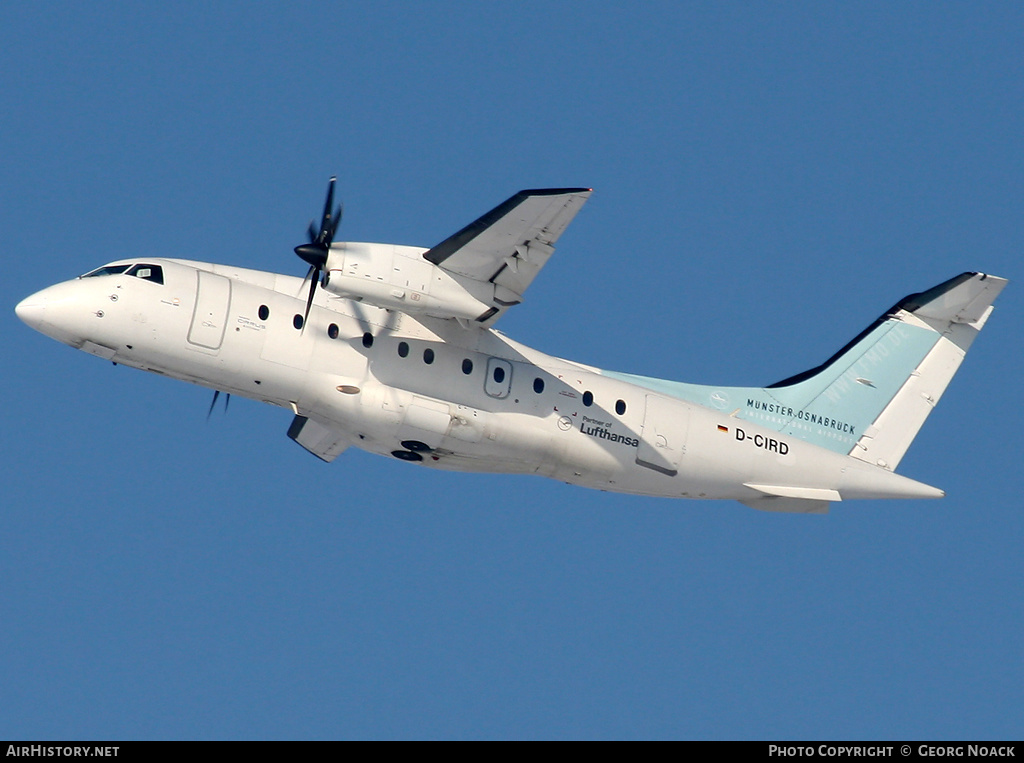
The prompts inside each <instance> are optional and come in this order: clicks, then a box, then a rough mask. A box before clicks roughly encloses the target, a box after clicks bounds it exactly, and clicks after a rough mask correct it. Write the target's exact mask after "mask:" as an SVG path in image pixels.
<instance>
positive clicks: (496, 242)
mask: <svg viewBox="0 0 1024 763" xmlns="http://www.w3.org/2000/svg"><path fill="white" fill-rule="evenodd" d="M590 193H591V189H589V188H544V189H538V190H530V191H520V192H519V193H517V194H516V195H515V196H513V197H512V198H510V199H508V200H507V201H505V202H502V203H501V204H499V205H498V206H496V207H495V208H494V209H492V210H491V211H490V212H488V213H487V214H485V215H483V216H482V217H480V218H478V219H477V220H474V221H473V222H471V223H470V224H469V225H467V226H466V227H465V228H463V229H462V230H460V231H459V232H458V233H456V234H455V235H454V236H450V237H448V238H446V239H445V240H444V241H442V242H441V243H440V244H438V245H437V246H435V247H434V248H433V249H430V250H428V251H426V252H424V253H423V256H424V258H426V259H427V260H428V261H430V262H432V263H434V264H435V265H437V266H438V267H440V268H442V269H443V270H447V271H448V272H450V273H455V274H457V275H460V276H464V277H466V278H470V279H472V280H474V281H479V282H481V283H492V284H494V308H493V312H491V313H490V314H489V315H487V314H485V315H486V317H485V318H483V321H481V322H488V323H493V322H494V320H497V315H498V314H499V313H500V312H502V311H504V309H505V308H507V307H510V306H512V305H517V304H519V303H520V302H522V300H523V292H525V291H526V289H527V287H528V286H529V285H530V284H531V283H532V282H533V279H534V278H535V277H536V275H537V273H538V272H540V269H541V268H542V267H544V264H545V263H546V262H547V261H548V258H549V257H550V256H551V253H552V252H553V251H554V243H555V241H557V240H558V237H559V236H561V235H562V232H563V231H564V230H565V229H566V228H567V227H568V226H569V223H570V222H572V219H573V218H574V217H575V216H576V213H577V212H579V211H580V207H582V206H583V202H585V201H586V200H587V199H588V198H589V197H590Z"/></svg>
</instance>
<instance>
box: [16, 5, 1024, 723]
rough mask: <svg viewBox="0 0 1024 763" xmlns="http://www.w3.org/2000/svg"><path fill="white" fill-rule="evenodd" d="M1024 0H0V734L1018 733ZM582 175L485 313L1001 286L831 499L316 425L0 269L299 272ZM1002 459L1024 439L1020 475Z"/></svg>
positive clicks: (560, 331)
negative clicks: (510, 285) (71, 340)
mask: <svg viewBox="0 0 1024 763" xmlns="http://www.w3.org/2000/svg"><path fill="white" fill-rule="evenodd" d="M1022 39H1024V10H1022V9H1021V7H1020V5H1019V4H1015V3H966V2H965V3H870V2H865V3H854V4H821V3H779V4H761V3H749V4H747V3H743V4H733V3H724V2H722V3H703V4H696V3H687V4H683V3H629V4H627V3H597V2H594V3H572V2H554V3H550V2H546V3H531V2H519V3H512V4H508V3H502V4H498V3H468V2H466V3H448V2H432V3H374V4H355V3H352V4H349V3H327V4H320V3H287V4H285V3H218V4H209V3H170V4H155V3H146V4H138V3H104V4H102V5H99V6H97V5H95V4H92V3H22V4H17V3H6V4H2V5H0V71H3V72H4V75H3V77H2V78H0V103H2V105H3V108H2V109H0V149H2V154H0V167H2V173H0V230H2V231H3V248H4V251H5V278H3V279H0V295H2V299H0V304H2V305H6V306H7V313H6V318H5V319H3V323H2V329H0V343H2V352H3V357H4V358H5V359H6V363H5V367H4V370H3V372H2V373H0V385H2V391H3V399H4V400H5V401H6V403H7V405H6V410H5V413H4V424H5V426H4V427H3V430H2V434H0V457H2V461H3V465H4V466H3V471H4V479H3V481H2V487H0V506H2V511H0V523H2V524H0V576H2V577H0V579H2V585H0V675H2V676H3V681H2V689H0V738H27V739H57V738H60V739H88V738H98V739H99V738H104V739H105V738H123V739H132V738H140V739H144V738H188V739H208V738H210V739H212V738H363V737H370V738H407V737H426V738H436V737H445V738H447V737H454V738H481V737H482V738H492V737H513V738H533V737H555V738H563V737H587V738H647V737H672V738H680V737H681V738H736V739H745V738H764V739H772V740H776V739H801V738H822V739H829V738H849V739H853V738H871V739H901V738H921V739H936V740H938V739H944V738H968V739H985V738H993V739H994V738H1018V739H1019V738H1020V735H1021V730H1022V723H1021V718H1022V714H1024V690H1022V689H1021V687H1022V686H1024V647H1022V642H1021V638H1020V633H1021V630H1022V626H1024V613H1022V609H1021V598H1022V597H1021V580H1022V573H1024V564H1022V561H1021V553H1020V549H1021V539H1022V537H1024V518H1022V511H1021V508H1022V506H1021V497H1020V485H1021V482H1020V477H1019V472H1018V471H1017V470H1018V469H1019V468H1020V467H1019V464H1020V461H1021V456H1022V454H1024V448H1022V447H1021V445H1020V429H1021V415H1020V404H1021V392H1022V389H1021V387H1022V385H1021V378H1022V376H1024V368H1022V366H1024V361H1022V359H1021V355H1020V352H1019V349H1020V337H1021V330H1022V326H1024V320H1022V318H1024V316H1022V308H1021V300H1020V298H1019V296H1018V290H1019V288H1020V283H1019V282H1020V270H1021V268H1020V253H1021V249H1022V246H1024V231H1022V222H1021V221H1022V220H1024V202H1022V199H1024V180H1022V178H1024V143H1022V139H1021V125H1022V124H1024V74H1022V63H1021V62H1022V59H1021V41H1022ZM332 174H337V175H338V177H339V191H340V194H341V196H342V197H343V198H344V201H345V219H344V222H343V223H342V228H341V233H340V234H339V237H340V238H342V239H348V240H356V241H359V240H364V241H388V242H395V243H403V244H416V245H422V246H431V245H433V244H435V243H437V242H439V241H440V240H442V239H443V238H445V237H446V236H448V235H450V234H451V233H453V232H454V231H456V230H458V229H459V228H461V227H462V226H463V225H465V224H466V223H467V222H469V221H470V220H472V219H474V218H475V217H477V216H478V215H480V214H481V213H483V212H484V211H486V210H488V209H490V208H491V207H492V206H494V205H495V204H497V203H498V202H500V201H502V200H504V199H505V198H507V197H508V196H509V195H511V194H512V193H514V192H515V191H517V190H519V189H521V188H536V187H545V186H559V187H564V186H588V187H593V188H595V192H594V195H593V197H592V199H591V200H590V201H589V202H588V204H587V205H586V207H585V208H584V210H583V211H582V212H581V213H580V215H579V216H578V217H577V218H576V221H575V222H574V223H573V225H572V227H571V228H570V229H569V231H568V232H567V233H566V234H565V235H564V236H563V238H562V240H561V241H560V243H559V247H558V250H557V253H556V255H555V257H554V258H553V259H552V260H551V262H550V263H549V264H548V266H547V267H546V268H545V270H544V272H543V274H542V276H541V277H540V278H539V279H538V280H537V281H536V282H535V283H534V285H533V286H532V287H531V289H530V292H529V293H528V295H527V297H528V298H527V301H526V302H525V303H524V304H523V305H522V306H521V307H518V308H516V309H515V310H513V311H511V312H510V313H509V314H508V315H507V316H506V317H505V318H503V320H502V323H501V328H502V329H503V330H504V331H505V332H506V333H508V334H510V335H511V336H513V337H515V338H517V339H519V340H521V341H524V342H526V343H528V344H532V345H535V346H537V347H539V348H540V349H542V350H544V351H547V352H551V353H554V354H558V355H562V356H565V357H570V358H573V359H577V360H580V361H583V362H587V363H592V364H595V365H599V366H602V367H605V368H611V369H616V370H622V371H631V372H635V373H641V374H646V375H653V376H661V377H665V378H673V379H679V380H684V381H694V382H702V383H720V384H744V385H746V384H767V383H770V382H773V381H776V380H778V379H781V378H784V377H786V376H789V375H792V374H794V373H796V372H798V371H801V370H804V369H806V368H810V367H812V366H815V365H817V364H818V363H820V362H821V361H823V360H824V359H825V358H827V357H828V356H829V355H831V354H832V352H834V351H835V350H836V349H838V347H840V346H841V345H842V344H844V343H845V342H846V341H847V340H849V339H850V338H851V337H852V336H854V335H855V334H856V333H858V332H859V331H860V330H861V329H862V328H863V327H864V326H866V325H867V324H868V323H869V322H870V321H871V320H872V319H874V318H875V317H877V315H878V314H880V313H881V312H882V311H883V310H885V309H886V308H887V307H889V306H890V305H892V304H893V303H894V302H895V301H896V300H897V299H899V298H900V297H902V296H904V295H905V294H908V293H910V292H915V291H920V290H922V289H924V288H927V287H930V286H932V285H934V284H937V283H939V282H940V281H943V280H945V279H947V278H949V277H951V276H953V275H955V274H957V273H959V272H962V271H965V270H981V271H985V272H990V273H994V274H997V275H1001V276H1004V277H1008V278H1010V279H1011V280H1013V281H1015V283H1011V285H1010V286H1009V288H1008V289H1007V290H1006V292H1005V293H1004V294H1003V296H1002V297H1001V299H1000V301H999V302H998V304H997V311H996V313H995V314H994V316H993V318H992V320H991V321H990V323H989V325H988V326H987V327H986V329H985V331H984V332H983V333H982V335H981V336H980V337H979V339H978V341H977V342H976V344H975V346H974V348H973V349H972V351H971V354H970V356H969V357H968V358H967V361H966V362H965V364H964V366H963V367H962V369H961V371H960V373H959V375H958V376H957V377H956V378H955V379H954V381H953V383H952V385H951V386H950V388H949V390H948V391H947V394H946V396H945V397H944V398H943V400H942V402H941V404H940V406H939V407H938V409H937V411H936V413H935V415H934V416H933V417H932V418H931V419H930V420H929V421H928V422H927V424H926V425H925V428H924V429H923V431H922V434H921V436H920V437H919V439H918V440H917V441H916V442H915V443H914V446H913V447H912V448H911V450H910V451H909V453H908V454H907V456H906V458H905V459H904V461H903V463H902V464H901V467H900V471H901V472H902V473H904V474H906V475H908V476H910V477H913V478H915V479H918V480H921V481H924V482H927V483H929V484H936V485H938V486H940V487H942V488H944V489H945V490H946V491H947V493H948V496H947V497H946V498H945V499H943V500H942V501H937V502H936V501H920V502H909V501H908V502H900V501H889V502H873V503H872V502H851V503H848V504H846V503H844V504H839V505H834V506H833V510H832V513H831V514H830V515H829V516H828V517H825V518H820V517H800V516H775V515H770V514H762V513H759V512H755V511H753V510H751V509H748V508H746V507H744V506H741V505H739V504H735V503H731V502H730V503H716V502H686V501H675V502H673V501H667V500H659V499H647V498H637V497H629V496H621V495H609V494H605V493H599V492H590V491H585V490H582V489H577V488H570V487H568V486H565V485H561V484H558V483H555V482H550V481H545V480H541V479H534V478H526V477H501V476H488V475H461V476H460V475H452V474H444V473H435V472H431V471H429V470H426V469H422V468H418V467H415V466H411V465H408V464H404V463H399V462H397V461H388V460H386V459H381V458H378V457H373V456H369V455H366V454H363V453H359V452H347V453H345V454H344V455H343V456H342V457H341V458H340V459H339V460H338V461H336V462H335V463H334V464H331V465H329V466H328V465H325V464H323V463H320V462H318V461H317V460H316V459H314V458H313V457H311V456H309V455H308V454H306V453H305V452H304V451H302V450H301V449H300V448H298V447H296V446H295V445H294V444H293V443H292V442H291V441H289V440H288V438H287V437H286V436H285V432H286V430H287V427H288V424H289V422H290V418H291V416H290V414H289V413H287V412H285V411H281V410H279V409H272V408H270V407H268V406H261V405H259V404H257V403H254V402H250V401H245V400H233V401H232V404H231V408H230V411H229V412H228V414H227V415H226V416H223V415H220V414H217V415H215V416H213V417H212V418H211V420H210V421H209V423H207V422H206V420H205V416H206V409H207V406H208V404H209V393H208V392H207V391H205V390H202V389H200V388H197V387H192V386H189V385H186V384H182V383H180V382H172V381H169V380H167V379H163V378H159V377H156V376H151V375H147V374H143V373H140V372H137V371H133V370H130V369H125V368H121V367H117V368H114V367H112V366H111V365H110V364H108V363H103V362H102V361H100V360H98V359H96V358H93V357H90V356H87V355H85V354H84V353H76V352H73V351H71V350H70V349H68V348H66V347H64V346H61V345H59V344H57V343H55V342H53V341H51V340H49V339H47V338H45V337H43V336H42V335H40V334H36V333H34V332H32V331H31V330H30V329H29V328H28V327H26V326H24V325H23V324H21V323H20V322H19V321H18V320H17V318H16V317H15V315H14V312H13V307H14V305H15V304H16V303H17V302H18V300H20V299H21V298H22V297H24V296H26V295H27V294H29V293H30V292H33V291H36V290H38V289H40V288H42V287H44V286H46V285H48V284H50V283H53V282H56V281H59V280H64V279H67V278H70V277H73V276H75V275H77V274H79V273H82V272H85V271H87V270H90V269H92V268H93V267H95V266H98V265H100V264H103V263H104V262H106V261H109V260H113V259H117V258H122V257H126V256H131V255H134V254H135V253H139V254H141V253H145V254H146V255H149V256H172V257H187V258H194V259H201V260H212V261H221V262H229V263H235V264H240V265H245V266H248V267H253V268H259V269H264V270H276V271H281V272H287V273H291V274H296V275H301V274H302V273H303V272H304V268H305V265H304V264H303V263H302V262H300V261H299V260H298V258H296V257H295V255H294V254H293V253H292V247H293V246H295V245H296V244H297V243H299V242H301V241H302V237H303V235H304V231H305V227H306V225H307V223H308V221H309V219H310V218H311V217H313V216H315V215H316V214H317V213H318V211H319V209H320V206H321V205H322V198H323V192H324V187H325V183H326V180H327V178H328V177H329V176H330V175H332ZM1015 475H1016V476H1015Z"/></svg>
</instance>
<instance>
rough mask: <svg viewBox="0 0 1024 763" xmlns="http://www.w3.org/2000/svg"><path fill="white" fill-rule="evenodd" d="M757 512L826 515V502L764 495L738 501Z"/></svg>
mask: <svg viewBox="0 0 1024 763" xmlns="http://www.w3.org/2000/svg"><path fill="white" fill-rule="evenodd" d="M740 503H742V504H743V505H744V506H749V507H750V508H752V509H757V510H758V511H778V512H785V513H787V514H828V501H814V500H811V499H808V498H783V497H782V496H774V495H766V496H764V497H763V498H749V499H747V500H745V501H740Z"/></svg>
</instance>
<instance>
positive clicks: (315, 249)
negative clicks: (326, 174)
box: [295, 177, 342, 332]
mask: <svg viewBox="0 0 1024 763" xmlns="http://www.w3.org/2000/svg"><path fill="white" fill-rule="evenodd" d="M337 181H338V178H337V177H332V178H331V180H330V182H329V183H328V184H327V198H326V199H325V200H324V213H323V216H322V217H321V218H320V230H319V231H317V230H316V228H314V227H313V223H312V222H311V223H310V224H309V231H308V233H309V243H308V244H299V245H298V246H297V247H295V253H296V254H297V255H299V257H301V258H302V259H303V260H304V261H305V262H308V263H309V270H308V271H307V272H306V278H305V279H303V281H302V288H305V287H306V280H309V279H312V280H311V281H310V284H309V296H308V297H306V312H305V313H304V314H303V316H302V331H303V332H305V330H306V322H307V321H308V320H309V311H310V308H312V307H313V297H314V296H315V295H316V284H317V281H320V280H321V275H322V274H323V272H324V271H325V270H326V268H327V257H328V254H329V253H330V250H331V243H332V242H333V241H334V234H335V233H337V232H338V226H339V225H340V224H341V215H342V205H341V204H339V205H338V206H337V208H335V207H334V184H335V183H336V182H337Z"/></svg>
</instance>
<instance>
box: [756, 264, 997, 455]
mask: <svg viewBox="0 0 1024 763" xmlns="http://www.w3.org/2000/svg"><path fill="white" fill-rule="evenodd" d="M1006 283H1007V281H1006V279H1005V278H998V277H995V276H989V275H985V274H984V273H962V274H960V275H958V276H956V277H955V278H951V279H949V280H948V281H945V282H944V283H941V284H939V285H938V286H935V287H934V288H931V289H928V290H927V291H924V292H921V293H920V294H911V295H910V296H908V297H905V298H903V299H901V300H900V301H899V302H897V303H896V304H895V305H894V306H893V307H892V308H891V309H889V310H887V311H886V312H885V313H884V314H883V315H882V316H881V317H880V318H879V319H878V320H876V321H875V322H874V323H872V324H871V325H870V326H868V327H867V328H866V329H864V331H862V332H861V333H860V334H859V335H858V336H857V337H856V338H854V339H853V341H851V342H850V343H849V344H847V345H846V346H845V347H843V348H842V349H841V350H840V351H839V352H837V353H836V354H835V355H833V356H832V357H831V358H829V359H828V360H827V361H825V363H823V364H822V365H820V366H818V367H817V368H813V369H811V370H809V371H805V372H804V373H802V374H797V375H796V376H793V377H791V378H789V379H784V380H783V381H780V382H778V383H776V384H772V385H771V386H769V387H766V388H764V389H763V390H759V391H758V394H752V395H751V396H750V397H749V398H748V399H745V400H743V401H742V403H743V414H742V415H743V416H744V417H745V418H746V417H749V418H755V419H758V420H759V421H760V422H761V423H762V424H768V425H770V426H772V425H773V428H775V429H778V430H779V431H780V432H784V433H786V434H790V435H792V436H795V437H800V438H801V439H804V440H807V441H809V442H813V443H815V444H818V445H822V446H824V447H826V448H829V449H831V450H836V451H839V452H845V453H848V454H849V455H850V456H853V457H854V458H858V459H860V460H862V461H866V462H868V463H871V464H875V465H877V466H880V467H882V468H883V469H887V470H890V471H892V470H894V469H895V468H896V467H897V465H899V462H900V460H901V459H902V458H903V454H905V453H906V452H907V448H909V447H910V443H911V442H913V440H914V437H916V436H917V433H918V432H919V431H920V429H921V426H922V425H923V424H924V422H925V419H927V418H928V414H929V413H931V411H932V409H933V408H934V407H935V405H936V404H937V403H938V402H939V398H941V397H942V393H943V392H945V390H946V387H947V386H948V385H949V382H950V380H951V379H952V378H953V375H954V374H955V373H956V371H957V369H958V368H959V367H960V363H961V362H962V361H963V359H964V356H965V355H966V354H967V350H969V349H970V347H971V344H972V343H973V342H974V338H975V337H976V336H977V335H978V332H979V331H981V329H982V327H983V326H984V325H985V321H987V320H988V317H989V315H990V314H991V313H992V303H993V301H994V300H995V298H996V297H997V296H999V293H1000V292H1001V291H1002V290H1003V287H1004V286H1006Z"/></svg>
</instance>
